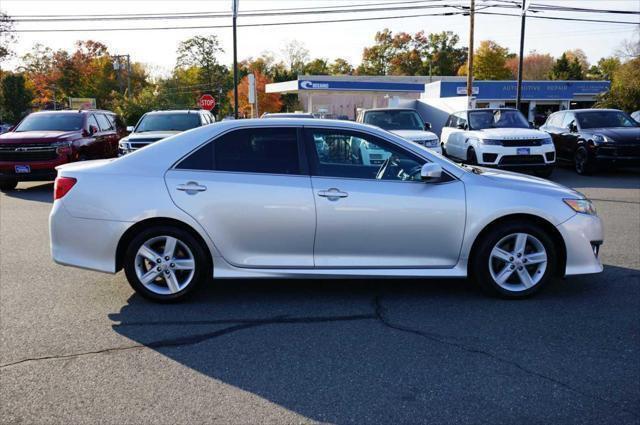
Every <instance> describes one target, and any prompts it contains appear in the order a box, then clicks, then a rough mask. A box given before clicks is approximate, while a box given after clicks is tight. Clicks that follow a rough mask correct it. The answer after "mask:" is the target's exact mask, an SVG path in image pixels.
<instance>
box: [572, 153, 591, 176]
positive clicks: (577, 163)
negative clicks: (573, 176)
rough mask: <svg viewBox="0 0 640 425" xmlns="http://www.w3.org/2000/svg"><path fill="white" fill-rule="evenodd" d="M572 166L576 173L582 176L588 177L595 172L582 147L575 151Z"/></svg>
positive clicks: (587, 154)
mask: <svg viewBox="0 0 640 425" xmlns="http://www.w3.org/2000/svg"><path fill="white" fill-rule="evenodd" d="M573 165H574V168H575V170H576V173H578V174H580V175H583V176H588V175H590V174H593V173H594V172H595V166H594V164H593V161H592V160H591V159H589V153H588V152H587V150H586V149H585V148H584V147H583V146H581V147H579V148H578V149H577V150H576V153H575V154H574V156H573Z"/></svg>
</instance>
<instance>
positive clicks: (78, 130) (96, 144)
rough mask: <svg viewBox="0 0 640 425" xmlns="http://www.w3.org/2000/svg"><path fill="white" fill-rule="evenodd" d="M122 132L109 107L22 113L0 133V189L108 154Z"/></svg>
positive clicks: (49, 177)
mask: <svg viewBox="0 0 640 425" xmlns="http://www.w3.org/2000/svg"><path fill="white" fill-rule="evenodd" d="M125 135H126V127H125V126H124V123H123V121H122V119H120V117H118V116H117V115H116V114H114V113H113V112H110V111H100V110H80V111H45V112H34V113H32V114H29V115H28V116H26V117H25V118H24V119H23V120H22V121H20V123H19V124H18V125H17V126H15V127H14V128H13V129H12V130H11V131H9V132H7V133H4V134H2V135H0V190H11V189H14V188H15V187H16V185H17V184H18V182H19V181H34V180H53V179H55V177H56V170H55V167H57V166H58V165H61V164H66V163H68V162H73V161H82V160H85V159H99V158H112V157H115V156H116V155H117V153H118V141H119V140H120V139H121V138H122V137H124V136H125Z"/></svg>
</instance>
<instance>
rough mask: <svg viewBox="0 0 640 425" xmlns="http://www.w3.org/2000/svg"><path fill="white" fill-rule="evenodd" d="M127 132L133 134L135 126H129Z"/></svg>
mask: <svg viewBox="0 0 640 425" xmlns="http://www.w3.org/2000/svg"><path fill="white" fill-rule="evenodd" d="M127 132H129V133H131V132H133V126H132V125H128V126H127Z"/></svg>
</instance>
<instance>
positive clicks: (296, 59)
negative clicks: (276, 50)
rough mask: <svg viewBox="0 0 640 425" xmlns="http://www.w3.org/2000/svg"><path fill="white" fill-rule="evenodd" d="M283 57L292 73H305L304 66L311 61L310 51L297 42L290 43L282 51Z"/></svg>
mask: <svg viewBox="0 0 640 425" xmlns="http://www.w3.org/2000/svg"><path fill="white" fill-rule="evenodd" d="M282 55H283V56H284V58H285V62H286V65H287V66H288V67H289V70H290V71H291V72H292V73H295V74H296V75H297V74H303V73H304V65H305V64H306V63H307V62H308V61H309V50H307V48H306V47H305V46H304V44H303V43H301V42H299V41H297V40H293V41H289V42H288V43H286V44H285V46H284V48H283V49H282Z"/></svg>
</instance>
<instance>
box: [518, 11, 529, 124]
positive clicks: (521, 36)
mask: <svg viewBox="0 0 640 425" xmlns="http://www.w3.org/2000/svg"><path fill="white" fill-rule="evenodd" d="M526 17H527V0H522V21H521V22H520V57H519V59H518V85H517V87H516V109H517V110H520V101H521V100H522V73H523V69H522V66H523V61H524V24H525V21H526ZM528 116H529V114H527V117H528Z"/></svg>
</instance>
